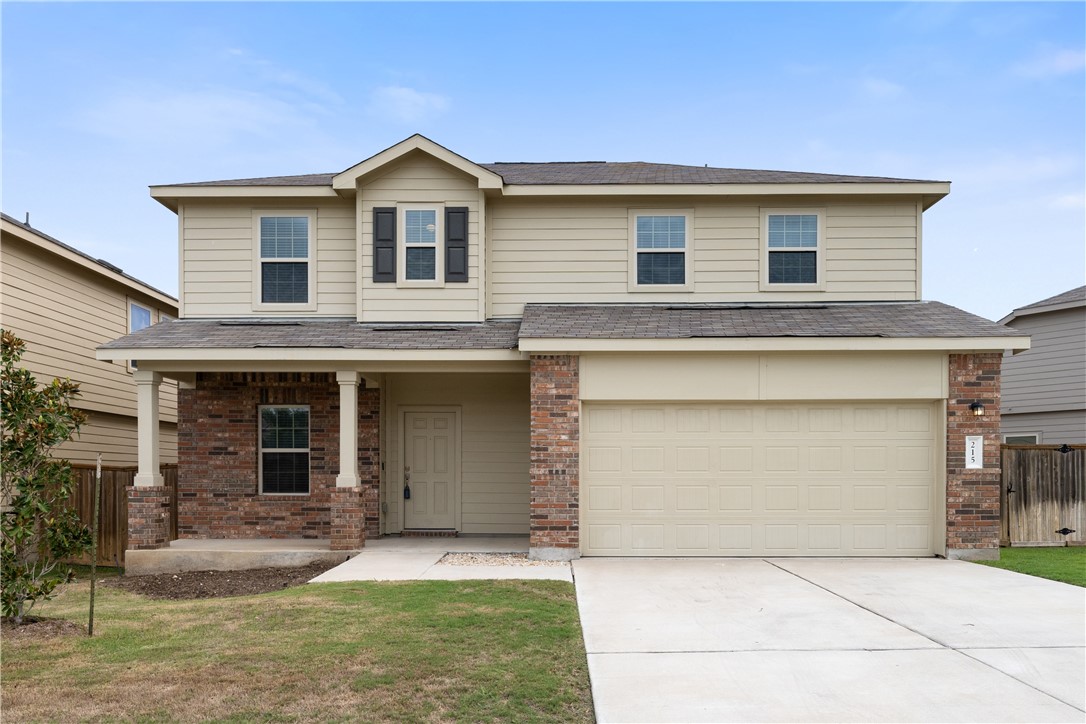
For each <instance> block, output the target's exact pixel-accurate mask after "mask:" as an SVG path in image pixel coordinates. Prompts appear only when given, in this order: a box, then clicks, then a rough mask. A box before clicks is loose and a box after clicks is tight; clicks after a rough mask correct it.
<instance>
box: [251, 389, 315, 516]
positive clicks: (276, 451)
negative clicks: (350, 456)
mask: <svg viewBox="0 0 1086 724" xmlns="http://www.w3.org/2000/svg"><path fill="white" fill-rule="evenodd" d="M260 492H261V493H263V494H265V495H308V494H309V408H308V407H304V406H292V407H275V406H262V407H261V408H260Z"/></svg>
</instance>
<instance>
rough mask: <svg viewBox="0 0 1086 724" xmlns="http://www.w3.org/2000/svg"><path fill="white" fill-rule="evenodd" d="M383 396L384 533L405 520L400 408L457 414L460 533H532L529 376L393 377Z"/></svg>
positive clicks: (451, 375)
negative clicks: (445, 409) (451, 409)
mask: <svg viewBox="0 0 1086 724" xmlns="http://www.w3.org/2000/svg"><path fill="white" fill-rule="evenodd" d="M384 391H385V407H384V410H386V411H387V412H386V413H385V414H384V420H385V446H384V451H385V461H386V478H385V489H384V491H383V495H382V499H383V500H384V501H385V502H387V503H388V512H387V513H386V514H385V518H384V521H385V527H384V530H385V532H397V531H399V530H400V528H401V525H402V521H403V492H402V491H403V460H402V458H403V456H402V447H403V441H402V435H403V433H402V430H401V421H402V414H403V410H404V408H405V407H414V408H417V409H425V408H426V406H427V405H430V406H435V407H437V406H440V407H447V406H457V407H459V409H460V425H461V456H460V459H461V517H462V522H461V527H460V531H461V532H463V533H476V534H481V533H490V534H508V533H514V534H522V535H524V534H527V533H528V464H529V457H530V451H529V447H530V444H529V439H530V436H529V429H528V424H529V394H528V375H526V374H487V375H482V374H448V375H438V374H412V375H388V376H386V378H385V387H384Z"/></svg>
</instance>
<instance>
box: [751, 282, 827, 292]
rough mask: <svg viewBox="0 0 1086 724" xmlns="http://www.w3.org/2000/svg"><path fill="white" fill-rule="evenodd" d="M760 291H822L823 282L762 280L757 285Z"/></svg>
mask: <svg viewBox="0 0 1086 724" xmlns="http://www.w3.org/2000/svg"><path fill="white" fill-rule="evenodd" d="M758 291H761V292H824V291H826V285H825V284H771V283H769V282H762V283H761V284H759V285H758Z"/></svg>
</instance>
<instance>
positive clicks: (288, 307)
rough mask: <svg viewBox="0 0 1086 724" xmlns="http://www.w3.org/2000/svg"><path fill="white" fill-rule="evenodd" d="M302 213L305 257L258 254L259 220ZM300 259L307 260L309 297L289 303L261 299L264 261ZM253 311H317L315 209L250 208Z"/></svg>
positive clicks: (299, 260) (295, 260)
mask: <svg viewBox="0 0 1086 724" xmlns="http://www.w3.org/2000/svg"><path fill="white" fill-rule="evenodd" d="M295 216H304V217H305V218H307V219H308V220H309V221H308V223H307V227H308V228H307V230H308V232H309V233H308V237H309V239H308V242H307V244H306V253H307V256H306V258H305V259H283V258H280V257H276V258H264V257H263V256H261V254H260V220H261V219H268V218H283V217H295ZM288 261H294V262H301V261H304V262H305V263H306V264H307V268H306V272H307V274H308V278H309V300H308V301H306V302H291V303H282V302H279V303H264V302H262V301H261V299H262V289H261V287H262V285H263V279H264V277H263V273H262V271H263V263H264V262H288ZM253 311H254V312H315V311H317V211H316V209H253Z"/></svg>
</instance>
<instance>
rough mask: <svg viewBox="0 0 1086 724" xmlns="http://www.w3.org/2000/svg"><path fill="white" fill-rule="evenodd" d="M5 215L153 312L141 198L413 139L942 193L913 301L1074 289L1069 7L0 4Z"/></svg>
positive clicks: (1078, 254)
mask: <svg viewBox="0 0 1086 724" xmlns="http://www.w3.org/2000/svg"><path fill="white" fill-rule="evenodd" d="M0 22H2V41H3V42H2V46H3V50H2V73H3V75H2V83H3V86H2V87H3V116H2V120H3V146H2V152H3V170H2V173H3V179H2V180H3V191H2V193H3V196H2V206H3V210H4V211H5V212H6V213H8V214H10V215H12V216H15V217H16V218H19V219H22V218H23V215H24V213H25V212H27V211H29V212H30V214H31V223H32V224H33V225H34V226H35V227H37V228H39V229H41V230H43V231H45V232H46V233H49V234H52V235H53V236H56V237H57V238H59V239H61V240H63V241H65V242H67V243H70V244H72V245H74V246H77V247H79V248H81V249H83V250H84V251H87V252H88V253H90V254H93V255H95V256H98V257H103V258H106V259H108V260H110V261H111V262H113V263H114V264H117V265H118V266H121V267H123V268H124V269H125V271H127V272H129V273H131V274H133V275H135V276H137V277H139V278H141V279H144V280H145V281H147V282H149V283H151V284H153V285H155V286H157V287H159V288H161V289H163V290H165V291H167V292H170V293H173V294H176V291H177V271H176V270H177V261H176V255H177V243H176V236H177V225H176V217H175V216H174V215H173V214H172V213H170V212H169V211H167V210H166V209H165V208H164V207H162V206H160V205H159V204H157V203H156V202H154V201H152V200H151V199H150V197H149V196H148V193H147V186H149V185H151V184H162V183H175V182H184V181H201V180H211V179H220V178H239V177H246V176H260V175H279V174H294V173H315V172H327V171H339V170H342V169H344V168H346V167H348V166H350V165H352V164H354V163H355V162H357V161H359V160H361V159H363V158H366V157H368V156H370V155H372V154H374V153H376V152H377V151H379V150H381V149H383V148H385V147H387V146H389V145H392V144H393V143H395V142H397V141H399V140H401V139H403V138H405V137H407V136H409V135H410V134H412V133H415V132H421V133H423V134H425V135H427V136H429V137H430V138H432V139H433V140H435V141H437V142H439V143H441V144H443V145H445V146H447V147H449V148H451V149H453V150H454V151H457V152H458V153H460V154H462V155H464V156H466V157H468V158H470V159H472V160H474V161H478V162H481V163H486V162H493V161H555V160H608V161H631V160H639V161H654V162H662V163H680V164H696V165H701V164H709V165H710V166H724V167H736V168H769V169H784V170H798V171H820V172H827V173H850V174H869V175H883V176H899V177H905V178H919V179H938V180H949V181H952V182H953V187H952V192H951V194H950V196H949V197H947V198H946V199H944V200H943V201H941V202H940V203H939V204H937V205H936V206H935V207H934V208H932V209H931V210H930V211H928V212H927V213H926V214H925V226H924V258H923V262H924V296H925V298H928V299H938V300H940V301H944V302H947V303H950V304H954V305H956V306H959V307H962V308H964V309H967V310H969V311H971V312H974V313H977V314H981V315H983V316H986V317H989V318H992V319H998V318H1000V317H1002V316H1003V315H1005V314H1007V313H1008V312H1009V311H1010V310H1011V309H1013V308H1014V307H1016V306H1020V305H1022V304H1027V303H1030V302H1034V301H1037V300H1039V299H1041V298H1043V297H1046V296H1050V295H1052V294H1056V293H1058V292H1062V291H1065V290H1067V289H1070V288H1072V287H1075V286H1078V285H1081V284H1083V283H1084V276H1086V271H1084V270H1086V241H1084V240H1086V224H1084V215H1086V209H1084V196H1086V192H1084V186H1086V183H1084V177H1086V170H1084V157H1086V149H1084V138H1086V93H1084V90H1086V81H1084V74H1083V69H1084V64H1086V53H1084V48H1086V4H1083V3H1025V4H1018V3H990V4H989V3H917V4H897V3H839V4H830V3H813V2H812V3H799V4H792V3H764V4H744V3H694V4H656V3H636V4H622V3H593V4H580V3H556V4H497V3H483V4H457V3H441V4H423V3H411V4H387V5H386V4H376V3H328V4H318V3H287V2H283V3H268V4H265V3H213V2H200V3H109V4H99V3H76V4H53V3H12V2H4V3H3V4H2V6H0Z"/></svg>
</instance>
